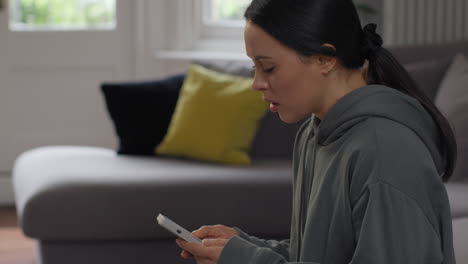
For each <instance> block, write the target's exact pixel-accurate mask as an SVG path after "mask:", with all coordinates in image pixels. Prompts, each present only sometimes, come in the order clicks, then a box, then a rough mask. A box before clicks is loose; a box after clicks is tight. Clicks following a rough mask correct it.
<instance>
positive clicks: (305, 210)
mask: <svg viewBox="0 0 468 264" xmlns="http://www.w3.org/2000/svg"><path fill="white" fill-rule="evenodd" d="M443 149H444V147H443V141H442V140H441V137H440V135H439V132H438V129H437V127H436V125H435V123H434V122H433V119H432V118H431V116H430V115H429V114H428V112H427V111H426V110H425V109H424V107H422V105H421V104H420V103H419V102H418V101H417V100H416V99H414V98H412V97H410V96H407V95H405V94H403V93H402V92H399V91H397V90H395V89H392V88H389V87H385V86H381V85H368V86H365V87H362V88H359V89H357V90H354V91H352V92H350V93H348V94H347V95H345V96H344V97H343V98H341V99H340V100H339V101H338V102H337V103H336V104H335V105H334V106H333V107H332V108H331V109H330V110H329V112H328V113H327V114H326V116H325V118H324V120H323V121H320V119H318V118H316V117H314V116H312V117H311V118H310V119H309V120H307V121H306V122H305V123H304V125H303V126H302V127H301V128H300V129H299V131H298V134H297V137H296V142H295V146H294V157H293V168H294V178H293V212H292V223H291V235H290V239H288V240H284V241H273V240H262V239H259V238H256V237H253V236H249V235H247V234H245V233H244V232H242V231H241V230H240V229H238V230H239V231H240V232H241V234H240V235H239V236H235V237H233V238H232V239H231V240H230V241H229V242H228V243H227V244H226V246H225V248H224V250H223V251H222V253H221V256H220V259H219V262H218V263H220V264H250V263H251V264H254V263H258V264H260V263H262V264H263V263H265V264H266V263H268V264H271V263H275V264H276V263H320V264H342V263H343V264H344V263H352V264H371V263H372V264H376V263H378V264H387V263H388V264H390V263H391V264H395V263H411V264H418V263H421V264H423V263H424V264H432V263H444V264H452V263H455V258H454V250H453V241H452V222H451V215H450V206H449V202H448V197H447V192H446V190H445V187H444V185H443V183H442V180H441V176H440V175H441V174H442V173H443V171H444V168H445V158H444V152H443V151H442V150H443ZM278 214H281V212H278Z"/></svg>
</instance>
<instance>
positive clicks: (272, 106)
mask: <svg viewBox="0 0 468 264" xmlns="http://www.w3.org/2000/svg"><path fill="white" fill-rule="evenodd" d="M278 108H279V104H278V103H273V102H271V103H270V111H272V112H278Z"/></svg>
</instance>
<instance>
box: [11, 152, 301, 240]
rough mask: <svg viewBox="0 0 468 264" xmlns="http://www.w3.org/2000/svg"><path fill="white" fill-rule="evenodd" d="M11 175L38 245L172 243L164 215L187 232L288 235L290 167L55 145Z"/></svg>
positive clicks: (26, 156)
mask: <svg viewBox="0 0 468 264" xmlns="http://www.w3.org/2000/svg"><path fill="white" fill-rule="evenodd" d="M13 177H14V178H13V180H14V187H15V194H16V206H17V210H18V213H19V216H20V219H21V225H22V228H23V231H24V232H25V234H26V235H28V236H30V237H33V238H39V239H41V240H50V241H53V240H61V241H78V240H82V241H87V240H120V239H122V240H132V239H135V240H139V239H168V238H174V236H173V235H172V234H171V233H169V232H167V231H166V230H165V229H164V228H162V227H160V226H159V225H158V224H157V222H156V216H157V215H158V214H159V213H162V214H164V215H166V216H168V217H170V218H171V219H172V220H174V221H176V222H177V223H179V224H181V225H182V226H184V227H186V228H187V229H188V230H195V229H197V228H199V227H200V226H202V225H210V224H224V225H228V226H238V227H240V228H242V229H243V230H245V231H246V232H250V233H252V234H258V235H265V236H270V237H275V236H279V237H283V236H287V235H288V234H289V228H290V216H291V204H292V202H291V196H292V193H291V191H292V189H291V181H292V169H291V164H290V162H287V161H281V162H280V161H262V162H254V163H253V164H252V166H251V167H238V166H226V165H216V164H207V163H201V162H195V161H184V160H178V159H172V158H171V159H164V158H158V157H135V156H130V155H116V153H115V152H114V151H113V150H111V149H104V148H95V147H71V146H57V147H43V148H38V149H33V150H30V151H28V152H25V153H23V154H22V155H21V156H20V157H19V158H18V159H17V162H16V164H15V169H14V172H13ZM272 204H274V206H271V205H272ZM214 208H217V209H214ZM265 219H274V221H265Z"/></svg>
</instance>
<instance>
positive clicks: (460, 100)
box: [435, 54, 468, 181]
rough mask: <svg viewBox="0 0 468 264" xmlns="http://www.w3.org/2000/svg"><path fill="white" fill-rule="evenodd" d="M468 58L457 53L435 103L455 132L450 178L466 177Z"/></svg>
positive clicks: (467, 177) (467, 148)
mask: <svg viewBox="0 0 468 264" xmlns="http://www.w3.org/2000/svg"><path fill="white" fill-rule="evenodd" d="M467 84H468V60H466V58H465V56H463V55H462V54H459V55H457V56H456V57H455V59H454V61H453V63H452V65H451V66H450V68H449V70H448V71H447V74H446V76H445V77H444V80H443V81H442V83H441V85H440V89H439V92H438V93H437V96H436V99H435V104H436V105H437V107H438V108H439V109H440V111H441V112H442V114H444V115H445V117H446V118H447V119H448V121H449V123H450V124H451V126H452V129H453V131H454V134H455V140H456V142H457V147H458V152H457V154H458V158H457V164H456V166H455V170H454V172H453V174H452V177H451V180H452V181H456V180H461V179H468V164H467V163H466V162H464V161H465V160H467V159H468V138H467V137H466V131H467V130H468V93H467V91H468V89H467V88H468V86H467Z"/></svg>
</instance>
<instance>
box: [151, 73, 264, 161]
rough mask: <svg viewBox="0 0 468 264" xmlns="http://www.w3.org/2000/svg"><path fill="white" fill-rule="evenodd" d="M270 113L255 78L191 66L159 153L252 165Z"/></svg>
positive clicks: (158, 149) (158, 150)
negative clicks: (252, 153) (253, 147)
mask: <svg viewBox="0 0 468 264" xmlns="http://www.w3.org/2000/svg"><path fill="white" fill-rule="evenodd" d="M266 110H267V103H266V102H264V101H263V100H262V94H261V93H259V92H257V91H254V90H253V89H252V79H251V78H242V77H239V76H233V75H228V74H222V73H219V72H216V71H212V70H209V69H206V68H204V67H202V66H199V65H194V64H193V65H191V66H190V67H189V71H188V74H187V78H186V80H185V82H184V85H183V86H182V90H181V93H180V96H179V100H178V101H177V106H176V110H175V112H174V116H173V118H172V120H171V123H170V125H169V129H168V132H167V134H166V136H165V137H164V139H163V141H162V142H161V144H160V145H159V146H158V147H157V150H156V152H157V153H158V154H164V155H170V156H179V157H185V158H192V159H198V160H204V161H213V162H221V163H229V164H237V165H248V164H250V162H251V160H250V157H249V155H248V150H249V149H250V145H251V143H252V141H253V139H254V137H255V133H256V131H257V127H258V124H259V120H260V119H261V118H262V117H263V116H264V114H265V112H266Z"/></svg>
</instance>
